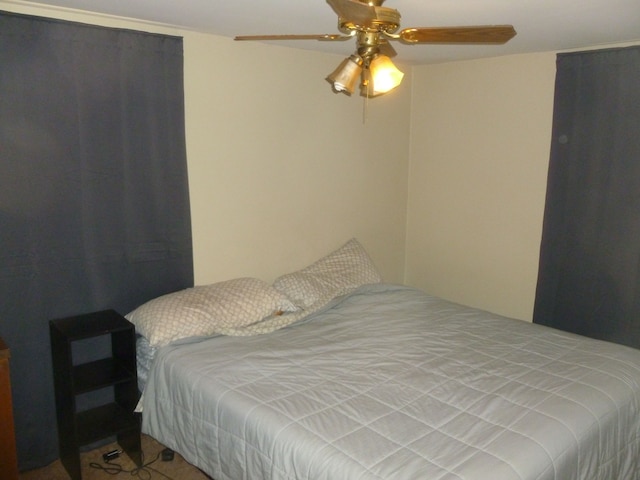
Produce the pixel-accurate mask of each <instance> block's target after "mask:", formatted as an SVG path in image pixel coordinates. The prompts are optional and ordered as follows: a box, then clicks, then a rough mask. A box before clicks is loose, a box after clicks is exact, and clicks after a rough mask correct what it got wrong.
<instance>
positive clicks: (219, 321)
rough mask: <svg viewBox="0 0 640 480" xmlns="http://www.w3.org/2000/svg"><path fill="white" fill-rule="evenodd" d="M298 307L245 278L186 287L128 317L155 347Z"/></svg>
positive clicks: (253, 280) (134, 311)
mask: <svg viewBox="0 0 640 480" xmlns="http://www.w3.org/2000/svg"><path fill="white" fill-rule="evenodd" d="M296 310H298V308H297V307H296V306H295V305H294V304H293V303H292V302H291V301H290V300H289V299H288V298H287V297H286V296H285V295H284V294H283V293H281V292H279V291H278V290H276V289H275V288H273V287H272V286H271V285H269V284H267V283H265V282H263V281H262V280H259V279H257V278H251V277H245V278H236V279H233V280H227V281H224V282H218V283H213V284H211V285H204V286H198V287H193V288H187V289H185V290H181V291H178V292H173V293H169V294H167V295H163V296H161V297H158V298H155V299H153V300H150V301H148V302H147V303H145V304H143V305H141V306H139V307H138V308H136V309H135V310H133V311H132V312H130V313H128V314H127V315H125V318H127V319H128V320H129V321H130V322H131V323H133V324H134V325H135V327H136V331H137V332H138V333H139V334H140V335H142V336H144V337H145V338H146V339H147V341H148V342H149V344H150V345H151V346H152V347H160V346H163V345H167V344H169V343H171V342H173V341H176V340H179V339H181V338H187V337H194V336H202V335H213V334H216V333H219V332H220V331H221V330H227V329H231V328H239V327H245V326H247V325H251V324H252V323H256V322H260V321H261V320H264V319H265V318H268V317H271V316H273V315H279V314H281V313H283V312H293V311H296Z"/></svg>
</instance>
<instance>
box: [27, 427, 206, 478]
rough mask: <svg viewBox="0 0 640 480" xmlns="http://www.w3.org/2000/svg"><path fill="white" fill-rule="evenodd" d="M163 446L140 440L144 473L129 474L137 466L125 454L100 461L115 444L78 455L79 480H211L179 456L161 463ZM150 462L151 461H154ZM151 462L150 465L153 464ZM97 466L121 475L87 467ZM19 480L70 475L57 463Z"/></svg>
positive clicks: (31, 471) (145, 437) (58, 461)
mask: <svg viewBox="0 0 640 480" xmlns="http://www.w3.org/2000/svg"><path fill="white" fill-rule="evenodd" d="M164 448H165V447H164V445H162V444H160V443H158V442H156V441H155V440H154V439H152V438H151V437H149V436H147V435H143V436H142V451H143V453H144V463H145V465H147V467H145V469H144V471H137V472H135V471H134V472H132V470H134V469H135V468H137V467H136V464H135V463H133V461H131V460H130V459H129V457H128V456H127V455H126V454H122V455H120V457H119V458H117V459H115V460H113V461H112V462H110V463H111V464H112V465H107V464H105V462H104V461H103V460H102V454H103V453H106V452H108V451H110V450H115V449H119V447H118V444H117V443H113V444H110V445H105V446H103V447H100V448H98V449H96V450H92V451H90V452H86V453H82V454H81V462H82V478H83V480H103V479H107V478H110V479H113V478H115V479H117V478H122V479H125V478H132V474H133V475H134V476H133V478H138V479H142V480H210V477H208V476H207V475H205V474H204V473H202V472H201V471H200V470H198V469H197V468H196V467H194V466H193V465H190V464H189V463H187V462H186V461H185V460H184V459H183V458H182V457H181V456H180V455H178V454H177V453H176V454H175V456H174V458H173V460H172V461H170V462H163V461H162V460H161V459H160V458H159V454H160V452H162V450H164ZM156 458H157V460H155V461H153V460H154V459H156ZM152 461H153V462H152ZM91 463H96V464H98V465H101V466H103V467H105V468H108V467H110V466H114V465H116V464H117V465H120V466H121V467H122V470H123V471H122V472H121V473H120V474H115V471H112V473H109V472H108V471H105V470H100V469H97V468H93V467H92V466H91V465H90V464H91ZM19 478H20V480H69V478H71V477H69V474H68V473H67V471H66V470H65V468H64V467H63V466H62V464H61V463H60V460H56V461H55V462H53V463H52V464H51V465H48V466H46V467H44V468H39V469H37V470H30V471H28V472H22V473H21V474H20V477H19Z"/></svg>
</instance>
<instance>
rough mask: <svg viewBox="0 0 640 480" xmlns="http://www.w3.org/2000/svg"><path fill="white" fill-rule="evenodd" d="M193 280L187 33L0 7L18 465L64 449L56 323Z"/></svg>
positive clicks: (0, 288)
mask: <svg viewBox="0 0 640 480" xmlns="http://www.w3.org/2000/svg"><path fill="white" fill-rule="evenodd" d="M192 285H193V258H192V249H191V226H190V210H189V197H188V185H187V172H186V153H185V136H184V99H183V56H182V39H181V38H176V37H168V36H162V35H152V34H147V33H141V32H134V31H126V30H118V29H109V28H102V27H95V26H89V25H83V24H78V23H71V22H63V21H56V20H51V19H44V18H38V17H30V16H24V15H16V14H10V13H7V12H0V336H2V337H3V338H4V339H5V341H6V342H7V344H8V345H9V347H10V349H11V355H12V357H11V380H12V387H13V397H14V417H15V423H16V431H17V443H18V457H19V463H20V468H21V469H22V470H24V469H29V468H33V467H37V466H41V465H43V464H46V463H48V462H50V461H52V460H54V459H55V458H57V456H58V451H57V437H56V425H55V405H54V396H53V380H52V379H53V376H52V368H51V352H50V346H49V333H48V320H50V319H54V318H61V317H66V316H71V315H76V314H80V313H88V312H92V311H96V310H102V309H106V308H113V309H115V310H117V311H119V312H120V313H122V314H126V313H127V312H129V311H130V310H132V309H133V308H134V307H136V306H137V305H139V304H141V303H143V302H144V301H146V300H148V299H150V298H152V297H155V296H158V295H160V294H163V293H167V292H170V291H174V290H178V289H181V288H185V287H188V286H192ZM88 348H94V347H92V346H90V347H88ZM95 348H98V349H100V348H107V346H101V345H96V346H95ZM74 355H76V352H74ZM77 355H78V357H82V356H83V355H84V353H83V352H82V351H79V352H77ZM79 360H80V361H81V360H82V359H81V358H80V359H79Z"/></svg>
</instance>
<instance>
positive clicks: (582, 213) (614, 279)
mask: <svg viewBox="0 0 640 480" xmlns="http://www.w3.org/2000/svg"><path fill="white" fill-rule="evenodd" d="M639 79H640V47H627V48H616V49H605V50H596V51H588V52H578V53H568V54H561V55H558V57H557V74H556V85H555V99H554V114H553V115H554V117H553V131H552V144H551V156H550V164H549V174H548V184H547V197H546V205H545V213H544V225H543V236H542V244H541V250H540V266H539V274H538V285H537V291H536V300H535V307H534V322H536V323H540V324H544V325H549V326H552V327H556V328H559V329H562V330H568V331H571V332H575V333H579V334H582V335H586V336H590V337H594V338H600V339H603V340H608V341H612V342H616V343H621V344H626V345H630V346H634V347H636V348H640V82H639Z"/></svg>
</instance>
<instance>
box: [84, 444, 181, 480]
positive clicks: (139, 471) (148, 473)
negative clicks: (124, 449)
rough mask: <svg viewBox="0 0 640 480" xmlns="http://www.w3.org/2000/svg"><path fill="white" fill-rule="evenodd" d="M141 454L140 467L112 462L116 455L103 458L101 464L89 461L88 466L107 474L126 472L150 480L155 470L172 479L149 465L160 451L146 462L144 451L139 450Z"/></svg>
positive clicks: (157, 458)
mask: <svg viewBox="0 0 640 480" xmlns="http://www.w3.org/2000/svg"><path fill="white" fill-rule="evenodd" d="M141 455H142V465H141V466H140V467H136V468H133V469H131V470H127V469H125V468H124V467H123V466H122V465H120V464H119V463H114V460H115V459H116V458H118V455H115V456H113V457H109V458H105V460H104V463H105V465H102V464H100V463H97V462H91V463H89V466H90V467H91V468H95V469H96V470H102V471H103V472H105V473H107V474H109V475H119V474H121V473H128V474H130V475H131V476H132V477H138V478H139V479H140V480H151V478H152V477H153V472H155V473H157V474H158V475H160V476H161V477H163V478H166V479H167V480H173V478H171V477H169V476H168V475H165V474H164V473H162V472H161V471H160V470H156V469H155V468H153V467H151V465H152V464H154V463H155V462H157V461H158V460H159V459H160V456H161V455H162V451H160V452H158V454H157V455H156V458H154V459H153V460H151V461H149V462H147V463H145V462H144V452H141Z"/></svg>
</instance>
